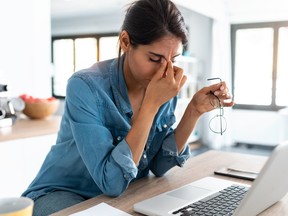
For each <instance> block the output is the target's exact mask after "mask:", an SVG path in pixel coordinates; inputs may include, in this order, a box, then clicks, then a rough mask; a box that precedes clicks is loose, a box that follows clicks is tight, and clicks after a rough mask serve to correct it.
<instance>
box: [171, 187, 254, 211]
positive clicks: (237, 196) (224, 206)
mask: <svg viewBox="0 0 288 216" xmlns="http://www.w3.org/2000/svg"><path fill="white" fill-rule="evenodd" d="M248 190H249V187H245V186H240V185H231V186H230V187H227V188H225V189H223V190H221V191H219V192H217V193H214V194H212V195H210V196H208V197H205V198H204V199H202V200H199V201H198V202H196V203H193V204H190V205H187V206H185V207H183V208H181V209H179V210H177V211H174V212H173V213H172V214H173V215H175V216H176V215H177V216H196V215H205V216H220V215H221V216H226V215H227V216H229V215H233V213H234V211H235V209H236V208H237V207H238V205H239V204H240V202H241V200H242V199H243V197H244V196H245V194H246V193H247V191H248Z"/></svg>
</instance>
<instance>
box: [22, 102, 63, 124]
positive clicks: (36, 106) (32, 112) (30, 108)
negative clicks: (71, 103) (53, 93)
mask: <svg viewBox="0 0 288 216" xmlns="http://www.w3.org/2000/svg"><path fill="white" fill-rule="evenodd" d="M58 107H59V100H57V99H55V100H45V99H43V100H37V101H31V102H29V101H25V108H24V109H23V111H22V112H23V113H24V114H25V115H26V116H28V117H29V118H31V119H44V118H47V117H49V116H51V115H53V114H54V113H55V112H56V110H57V109H58Z"/></svg>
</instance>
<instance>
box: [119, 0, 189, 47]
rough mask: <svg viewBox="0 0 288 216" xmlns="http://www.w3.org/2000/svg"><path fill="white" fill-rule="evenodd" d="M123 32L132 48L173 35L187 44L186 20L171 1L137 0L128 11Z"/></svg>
mask: <svg viewBox="0 0 288 216" xmlns="http://www.w3.org/2000/svg"><path fill="white" fill-rule="evenodd" d="M121 30H122V31H123V30H125V31H127V33H128V34H129V37H130V43H131V45H132V46H134V47H137V46H138V45H148V44H151V43H153V42H155V41H157V40H159V39H161V38H162V37H164V36H166V35H173V36H176V37H178V38H179V39H181V41H182V44H183V45H184V46H185V45H186V44H187V41H188V40H187V29H186V26H185V22H184V18H183V16H182V14H181V12H180V11H179V10H178V8H177V7H176V5H175V4H174V3H173V2H171V1H170V0H137V1H135V2H133V3H132V4H131V5H130V7H129V8H128V10H127V13H126V16H125V19H124V22H123V25H122V29H121Z"/></svg>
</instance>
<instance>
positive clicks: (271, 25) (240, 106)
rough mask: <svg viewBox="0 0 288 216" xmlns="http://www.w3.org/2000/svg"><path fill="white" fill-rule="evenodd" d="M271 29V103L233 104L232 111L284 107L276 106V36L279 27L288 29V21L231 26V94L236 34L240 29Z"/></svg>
mask: <svg viewBox="0 0 288 216" xmlns="http://www.w3.org/2000/svg"><path fill="white" fill-rule="evenodd" d="M267 27H268V28H272V29H273V30H274V37H273V53H272V54H273V67H272V71H271V72H272V101H271V104H270V105H253V104H235V105H234V107H233V109H246V110H266V111H278V110H280V109H282V108H284V106H277V105H276V81H277V60H278V59H277V58H278V36H279V29H280V28H281V27H288V21H279V22H261V23H243V24H231V65H232V94H233V95H234V87H235V52H236V47H235V46H236V32H237V30H240V29H252V28H253V29H255V28H267Z"/></svg>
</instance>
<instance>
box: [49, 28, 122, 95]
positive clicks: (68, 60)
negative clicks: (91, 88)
mask: <svg viewBox="0 0 288 216" xmlns="http://www.w3.org/2000/svg"><path fill="white" fill-rule="evenodd" d="M117 44H118V34H117V33H115V34H106V35H89V36H71V37H54V38H52V62H53V66H54V74H53V82H52V94H53V96H55V97H58V98H64V97H65V96H66V84H67V80H68V79H69V77H70V76H71V75H72V74H73V73H74V72H75V71H79V70H81V69H84V68H88V67H90V66H91V65H93V64H94V63H95V62H98V61H103V60H107V59H111V58H116V57H117V55H118V50H117Z"/></svg>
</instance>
